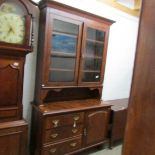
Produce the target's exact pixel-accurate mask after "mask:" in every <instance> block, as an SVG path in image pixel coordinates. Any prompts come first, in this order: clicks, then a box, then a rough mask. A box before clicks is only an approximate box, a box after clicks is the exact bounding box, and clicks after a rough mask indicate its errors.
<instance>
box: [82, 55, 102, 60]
mask: <svg viewBox="0 0 155 155" xmlns="http://www.w3.org/2000/svg"><path fill="white" fill-rule="evenodd" d="M83 57H84V58H92V59H102V56H97V55H90V54H85V55H84V56H83Z"/></svg>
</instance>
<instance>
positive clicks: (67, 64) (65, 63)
mask: <svg viewBox="0 0 155 155" xmlns="http://www.w3.org/2000/svg"><path fill="white" fill-rule="evenodd" d="M51 68H58V69H72V70H74V68H75V58H64V57H52V58H51Z"/></svg>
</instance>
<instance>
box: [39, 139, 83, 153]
mask: <svg viewBox="0 0 155 155" xmlns="http://www.w3.org/2000/svg"><path fill="white" fill-rule="evenodd" d="M80 148H81V137H77V138H74V139H70V140H68V141H63V142H60V143H56V144H53V145H48V146H44V147H43V150H42V155H64V154H67V153H69V152H73V151H75V150H77V149H80Z"/></svg>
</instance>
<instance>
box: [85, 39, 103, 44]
mask: <svg viewBox="0 0 155 155" xmlns="http://www.w3.org/2000/svg"><path fill="white" fill-rule="evenodd" d="M86 41H87V42H92V43H95V44H104V42H103V41H98V40H94V39H86Z"/></svg>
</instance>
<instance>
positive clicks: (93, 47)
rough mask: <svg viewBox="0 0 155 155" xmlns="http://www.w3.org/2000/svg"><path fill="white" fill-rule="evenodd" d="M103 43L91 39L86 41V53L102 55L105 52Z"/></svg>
mask: <svg viewBox="0 0 155 155" xmlns="http://www.w3.org/2000/svg"><path fill="white" fill-rule="evenodd" d="M103 47H104V46H103V44H97V43H93V42H90V41H87V43H86V54H89V55H92V56H100V57H102V54H103Z"/></svg>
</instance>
